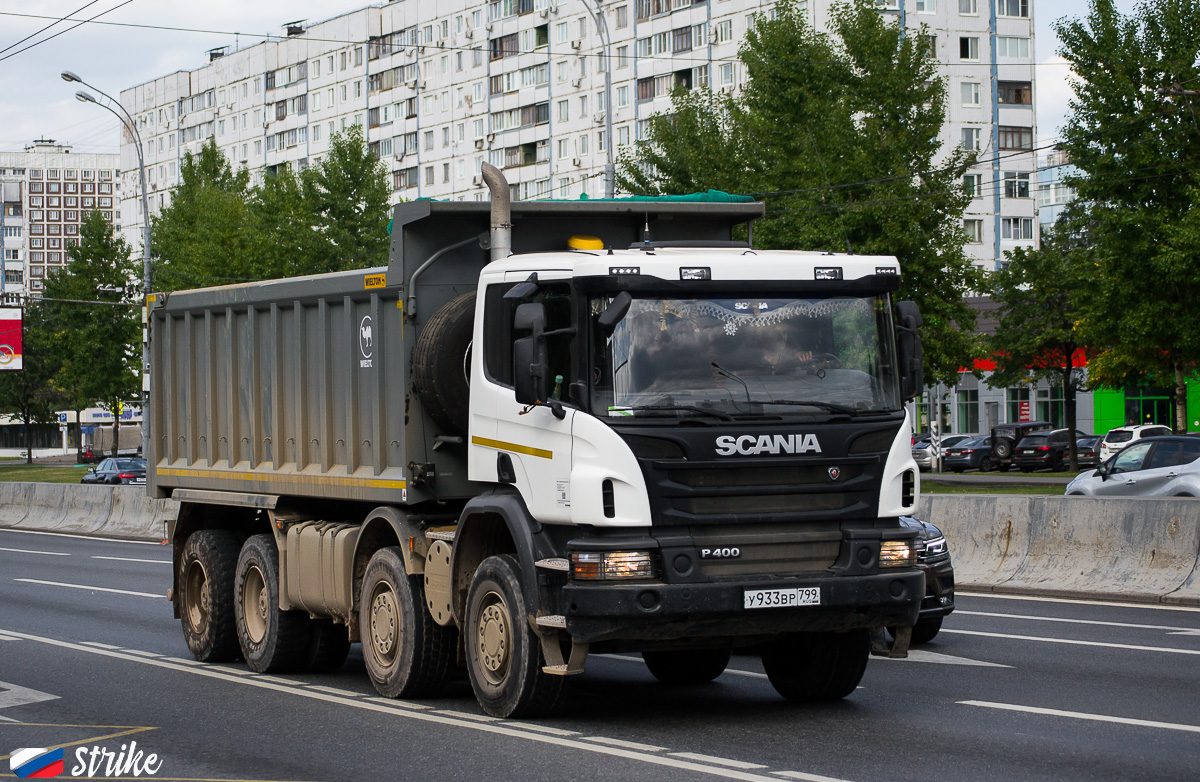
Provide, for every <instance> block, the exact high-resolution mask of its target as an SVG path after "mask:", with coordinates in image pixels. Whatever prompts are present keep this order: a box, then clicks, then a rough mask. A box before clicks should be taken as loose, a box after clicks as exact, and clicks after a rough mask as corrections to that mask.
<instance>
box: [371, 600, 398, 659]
mask: <svg viewBox="0 0 1200 782" xmlns="http://www.w3.org/2000/svg"><path fill="white" fill-rule="evenodd" d="M397 609H398V604H397V602H396V593H395V592H393V591H392V590H391V588H390V587H389V586H388V585H387V584H380V585H379V586H377V587H376V588H375V594H374V595H373V596H372V597H371V649H372V650H373V651H374V652H375V656H376V657H377V658H379V660H380V661H382V662H383V663H384V664H385V665H389V664H391V662H392V660H394V659H395V658H396V648H397V640H398V639H399V635H400V633H399V628H398V626H397V619H398V617H399V611H398V610H397Z"/></svg>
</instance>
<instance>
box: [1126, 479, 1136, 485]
mask: <svg viewBox="0 0 1200 782" xmlns="http://www.w3.org/2000/svg"><path fill="white" fill-rule="evenodd" d="M1135 483H1137V481H1136V480H1134V479H1133V478H1130V479H1129V480H1127V481H1125V485H1126V486H1132V485H1134V484H1135Z"/></svg>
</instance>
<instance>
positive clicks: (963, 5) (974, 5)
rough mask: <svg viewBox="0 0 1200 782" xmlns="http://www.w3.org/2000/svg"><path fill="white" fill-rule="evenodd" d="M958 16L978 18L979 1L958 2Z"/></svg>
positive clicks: (964, 0)
mask: <svg viewBox="0 0 1200 782" xmlns="http://www.w3.org/2000/svg"><path fill="white" fill-rule="evenodd" d="M958 15H959V16H978V15H979V0H958Z"/></svg>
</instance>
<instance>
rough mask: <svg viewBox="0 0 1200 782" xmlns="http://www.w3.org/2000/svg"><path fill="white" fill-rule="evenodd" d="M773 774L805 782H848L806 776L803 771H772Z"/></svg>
mask: <svg viewBox="0 0 1200 782" xmlns="http://www.w3.org/2000/svg"><path fill="white" fill-rule="evenodd" d="M771 773H772V774H775V775H776V776H780V777H787V778H788V779H802V780H805V782H846V780H844V779H838V778H837V777H823V776H821V775H820V774H805V773H804V772H803V771H772V772H771Z"/></svg>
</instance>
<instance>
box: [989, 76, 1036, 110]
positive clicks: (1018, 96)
mask: <svg viewBox="0 0 1200 782" xmlns="http://www.w3.org/2000/svg"><path fill="white" fill-rule="evenodd" d="M997 92H998V93H999V96H1000V103H1002V104H1004V105H1006V106H1032V105H1033V84H1032V83H1030V82H1027V81H1002V82H1000V83H999V85H998V90H997Z"/></svg>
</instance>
